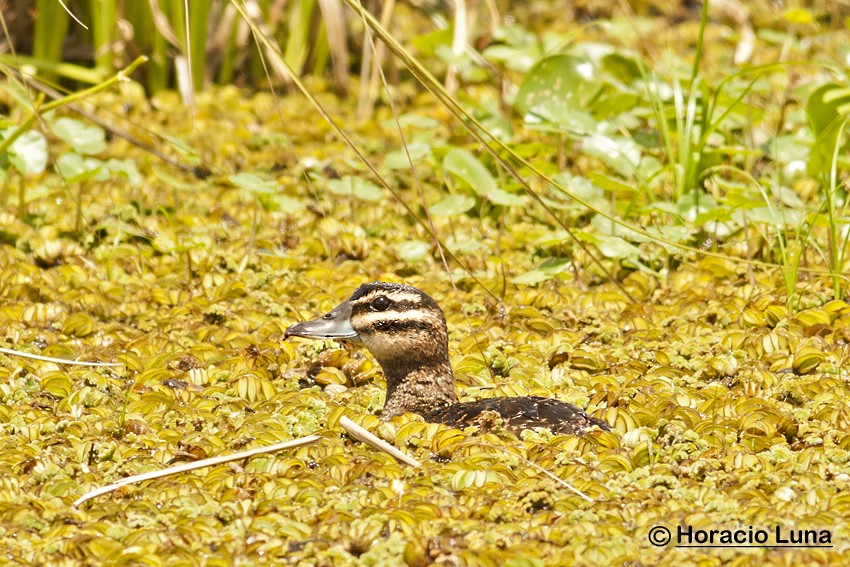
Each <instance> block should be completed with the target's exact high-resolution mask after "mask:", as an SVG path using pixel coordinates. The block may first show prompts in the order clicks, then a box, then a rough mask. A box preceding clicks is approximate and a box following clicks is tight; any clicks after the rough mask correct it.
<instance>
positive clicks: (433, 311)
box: [286, 282, 457, 419]
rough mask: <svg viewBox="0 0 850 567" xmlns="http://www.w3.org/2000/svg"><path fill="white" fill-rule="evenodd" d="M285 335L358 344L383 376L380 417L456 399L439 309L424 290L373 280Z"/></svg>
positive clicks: (420, 410) (423, 410) (431, 407)
mask: <svg viewBox="0 0 850 567" xmlns="http://www.w3.org/2000/svg"><path fill="white" fill-rule="evenodd" d="M286 336H287V337H293V336H296V337H304V338H307V339H335V340H343V341H353V342H357V343H360V344H362V345H363V346H365V347H366V349H368V350H369V352H370V353H372V356H374V357H375V359H376V360H377V362H378V364H380V365H381V368H382V369H383V371H384V375H385V376H386V379H387V400H386V403H385V405H384V411H383V412H382V414H381V417H382V419H389V418H390V417H392V416H394V415H399V414H402V413H405V412H406V411H411V412H415V413H420V414H427V413H430V412H431V411H433V410H435V409H438V408H440V407H444V406H447V405H451V404H453V403H455V402H457V394H456V393H455V390H454V376H453V374H452V369H451V364H450V362H449V349H448V329H447V326H446V318H445V316H444V315H443V311H442V309H440V306H439V305H438V304H437V302H436V301H434V300H433V299H432V298H431V297H430V296H429V295H427V294H426V293H425V292H423V291H421V290H419V289H417V288H415V287H412V286H409V285H403V284H392V283H384V282H373V283H367V284H363V285H361V286H360V287H359V288H357V290H356V291H355V292H354V294H353V295H352V296H351V297H349V298H348V299H347V300H346V301H343V302H342V303H341V304H339V305H338V306H337V307H336V308H334V309H333V310H331V311H330V312H329V313H327V314H325V315H322V316H321V317H319V318H317V319H312V320H310V321H304V322H303V323H296V324H294V325H292V326H291V327H289V328H288V329H287V330H286Z"/></svg>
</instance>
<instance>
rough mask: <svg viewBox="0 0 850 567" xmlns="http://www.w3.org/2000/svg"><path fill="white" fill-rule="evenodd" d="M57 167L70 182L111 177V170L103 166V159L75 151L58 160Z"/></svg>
mask: <svg viewBox="0 0 850 567" xmlns="http://www.w3.org/2000/svg"><path fill="white" fill-rule="evenodd" d="M56 169H57V171H59V174H60V175H61V176H62V177H64V178H65V179H66V181H68V183H79V182H81V181H87V180H89V179H97V180H99V181H106V180H107V179H109V172H108V171H106V169H105V168H104V167H103V162H102V161H100V160H99V159H96V158H91V157H83V156H81V155H80V154H75V153H73V152H70V153H67V154H65V155H63V156H61V157H60V158H59V159H58V160H56Z"/></svg>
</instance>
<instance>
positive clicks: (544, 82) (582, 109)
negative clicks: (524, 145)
mask: <svg viewBox="0 0 850 567" xmlns="http://www.w3.org/2000/svg"><path fill="white" fill-rule="evenodd" d="M600 88H601V85H600V82H599V80H598V77H597V75H596V71H595V69H594V68H593V65H592V64H591V63H589V62H586V61H583V60H581V59H578V58H577V57H573V56H570V55H553V56H551V57H547V58H545V59H542V60H540V61H539V62H538V63H537V64H536V65H535V66H534V67H533V68H532V69H531V70H530V71H529V72H528V74H527V75H526V76H525V79H523V81H522V84H521V85H520V88H519V92H518V93H517V96H516V99H515V101H514V105H515V106H516V107H517V108H518V109H519V111H520V112H522V114H523V115H526V116H527V119H526V120H527V121H528V117H529V116H532V117H536V119H538V120H542V121H544V122H550V123H554V124H557V125H559V126H563V127H566V128H568V129H572V130H578V131H589V130H592V129H593V127H594V125H595V123H596V120H594V118H593V116H592V114H591V111H592V104H593V101H594V99H595V98H596V96H597V94H598V93H599V90H600Z"/></svg>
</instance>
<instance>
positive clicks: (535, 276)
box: [511, 258, 572, 285]
mask: <svg viewBox="0 0 850 567" xmlns="http://www.w3.org/2000/svg"><path fill="white" fill-rule="evenodd" d="M571 268H572V262H571V261H570V260H569V259H567V258H550V259H548V260H546V261H545V262H543V263H542V264H541V265H540V266H538V267H537V268H535V269H533V270H531V271H528V272H525V273H524V274H520V275H518V276H516V277H515V278H513V280H511V281H513V283H515V284H520V285H534V284H538V283H540V282H545V281H546V280H548V279H550V278H552V277H554V276H555V275H557V274H560V273H562V272H566V271H569V270H570V269H571Z"/></svg>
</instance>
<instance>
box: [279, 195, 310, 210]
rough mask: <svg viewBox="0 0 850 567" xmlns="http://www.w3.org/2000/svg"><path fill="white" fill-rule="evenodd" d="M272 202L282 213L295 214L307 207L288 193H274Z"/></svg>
mask: <svg viewBox="0 0 850 567" xmlns="http://www.w3.org/2000/svg"><path fill="white" fill-rule="evenodd" d="M274 202H275V204H276V205H277V210H278V211H280V212H282V213H288V214H296V213H300V212H302V211H304V210H305V209H306V208H307V207H306V206H305V205H304V203H302V202H301V201H300V200H298V199H296V198H294V197H290V196H289V195H275V196H274Z"/></svg>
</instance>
